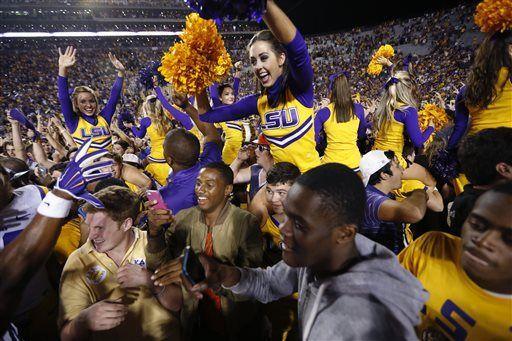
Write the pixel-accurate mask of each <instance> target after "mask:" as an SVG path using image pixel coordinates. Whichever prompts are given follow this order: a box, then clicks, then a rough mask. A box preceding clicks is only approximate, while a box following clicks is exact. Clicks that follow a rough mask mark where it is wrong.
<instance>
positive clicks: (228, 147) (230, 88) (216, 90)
mask: <svg viewBox="0 0 512 341" xmlns="http://www.w3.org/2000/svg"><path fill="white" fill-rule="evenodd" d="M239 67H240V62H237V63H235V68H236V72H235V75H234V77H233V78H234V80H233V85H231V84H229V83H224V84H220V85H217V84H214V85H212V86H210V97H211V99H212V102H213V107H214V108H216V107H219V106H221V105H231V104H233V103H235V101H236V98H237V97H238V89H239V88H240V71H239ZM215 127H216V128H217V129H220V130H222V132H223V133H224V147H223V148H222V161H224V163H226V164H228V165H229V164H231V163H232V162H233V161H234V160H235V159H236V157H237V154H238V151H239V150H240V148H241V147H242V142H243V140H244V137H243V130H244V128H243V125H242V122H240V121H236V120H234V121H228V122H220V123H216V124H215Z"/></svg>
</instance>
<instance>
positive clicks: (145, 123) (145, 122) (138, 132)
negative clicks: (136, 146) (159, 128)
mask: <svg viewBox="0 0 512 341" xmlns="http://www.w3.org/2000/svg"><path fill="white" fill-rule="evenodd" d="M150 125H151V119H150V118H149V117H144V118H143V119H142V120H140V127H139V128H137V127H136V126H133V127H132V133H133V135H135V137H138V138H139V139H141V138H143V137H144V136H146V132H147V130H148V127H149V126H150Z"/></svg>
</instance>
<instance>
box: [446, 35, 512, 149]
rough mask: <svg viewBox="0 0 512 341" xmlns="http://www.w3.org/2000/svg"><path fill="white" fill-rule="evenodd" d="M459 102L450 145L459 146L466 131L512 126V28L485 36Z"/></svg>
mask: <svg viewBox="0 0 512 341" xmlns="http://www.w3.org/2000/svg"><path fill="white" fill-rule="evenodd" d="M455 103H456V104H455V126H454V129H453V133H452V135H451V136H450V139H449V141H448V149H454V148H456V146H457V144H458V143H459V141H460V140H461V138H462V136H464V134H465V133H466V131H467V133H468V134H476V133H477V132H479V131H480V130H483V129H486V128H497V127H512V30H510V29H509V30H508V31H505V32H504V33H500V32H497V33H494V34H488V35H487V36H486V37H485V39H484V40H483V42H482V44H481V45H480V46H479V48H478V49H477V51H476V56H475V60H474V62H473V65H472V66H471V69H470V70H469V75H468V79H467V84H466V86H464V87H462V89H461V90H460V91H459V93H458V95H457V99H456V101H455ZM470 118H471V119H470Z"/></svg>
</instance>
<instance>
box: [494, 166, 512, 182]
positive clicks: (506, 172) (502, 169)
mask: <svg viewBox="0 0 512 341" xmlns="http://www.w3.org/2000/svg"><path fill="white" fill-rule="evenodd" d="M496 172H498V174H499V175H500V176H502V177H503V178H505V179H507V180H512V165H509V164H507V163H505V162H500V163H498V164H497V165H496Z"/></svg>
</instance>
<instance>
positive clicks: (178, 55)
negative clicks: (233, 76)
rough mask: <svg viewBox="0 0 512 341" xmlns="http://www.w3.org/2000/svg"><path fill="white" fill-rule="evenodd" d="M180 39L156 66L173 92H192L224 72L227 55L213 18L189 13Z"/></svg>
mask: <svg viewBox="0 0 512 341" xmlns="http://www.w3.org/2000/svg"><path fill="white" fill-rule="evenodd" d="M180 38H181V40H182V41H181V42H177V43H175V44H174V45H173V46H172V47H171V48H170V49H169V51H168V52H166V53H165V54H164V56H163V57H162V66H161V67H160V68H158V71H159V72H160V73H161V74H162V76H164V78H165V80H166V81H167V82H169V83H171V84H172V85H173V86H174V89H175V90H176V91H177V92H180V93H186V94H191V95H196V94H198V93H199V92H201V91H203V90H204V89H206V88H207V87H208V86H210V85H212V84H213V83H215V82H220V81H221V80H222V79H224V78H225V77H226V76H227V75H228V72H229V70H230V68H231V66H232V63H231V57H230V56H229V54H228V52H227V51H226V47H225V46H224V41H223V40H222V37H221V36H220V34H219V33H218V32H217V26H216V25H215V23H214V21H213V20H205V19H202V18H201V17H199V15H198V14H197V13H191V14H189V15H188V16H187V21H186V25H185V30H184V31H183V33H182V34H181V35H180Z"/></svg>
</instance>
